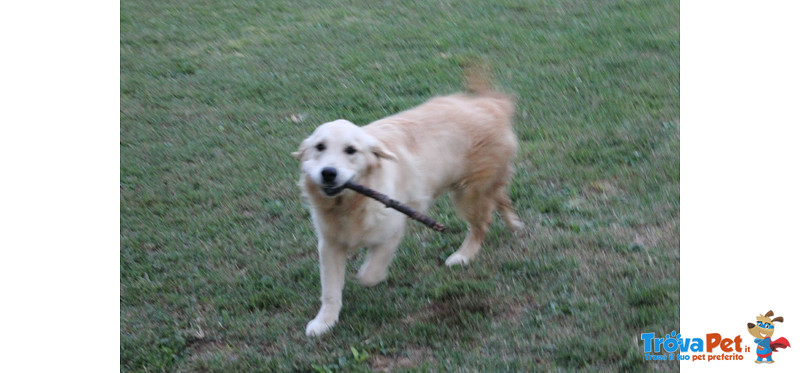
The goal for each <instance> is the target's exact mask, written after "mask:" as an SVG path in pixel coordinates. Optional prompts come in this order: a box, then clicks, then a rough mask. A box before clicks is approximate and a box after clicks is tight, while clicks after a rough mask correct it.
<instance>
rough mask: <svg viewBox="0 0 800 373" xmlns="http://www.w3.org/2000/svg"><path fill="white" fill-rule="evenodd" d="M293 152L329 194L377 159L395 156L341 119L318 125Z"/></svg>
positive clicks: (331, 194) (310, 175) (365, 169)
mask: <svg viewBox="0 0 800 373" xmlns="http://www.w3.org/2000/svg"><path fill="white" fill-rule="evenodd" d="M292 156H294V157H295V158H296V159H298V160H300V161H301V162H302V166H301V169H302V171H303V172H304V173H305V174H306V175H308V176H309V178H310V179H311V181H313V182H314V183H315V184H317V185H319V187H320V188H321V189H322V191H323V193H324V194H325V195H326V196H328V197H335V196H337V195H339V194H340V193H341V192H342V190H344V184H345V183H346V182H348V181H357V180H359V179H360V178H361V177H363V176H364V175H365V174H366V173H367V172H369V171H370V169H371V168H372V167H375V166H376V165H377V164H378V162H380V159H392V160H394V159H397V157H396V156H395V155H394V154H393V153H392V152H390V151H389V150H388V149H386V147H385V146H383V144H381V143H380V141H378V140H377V139H376V138H374V137H373V136H371V135H370V134H368V133H367V132H366V131H364V129H363V128H361V127H358V126H356V125H355V124H353V123H351V122H349V121H346V120H344V119H339V120H336V121H333V122H328V123H325V124H323V125H321V126H319V127H317V129H316V130H315V131H314V133H312V134H311V136H309V137H308V138H306V139H305V140H303V142H302V143H301V144H300V148H299V149H298V150H297V151H296V152H294V153H292Z"/></svg>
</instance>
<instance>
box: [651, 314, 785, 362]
mask: <svg viewBox="0 0 800 373" xmlns="http://www.w3.org/2000/svg"><path fill="white" fill-rule="evenodd" d="M773 315H774V313H773V312H772V311H769V312H767V313H766V314H764V315H758V316H757V317H756V323H747V332H748V333H749V334H750V335H751V336H753V337H755V340H754V342H755V344H756V345H755V346H750V345H749V343H744V342H743V340H742V336H741V335H736V336H723V335H722V334H720V333H707V334H706V335H705V336H697V337H688V338H687V337H683V336H682V335H681V334H680V333H678V332H677V331H672V332H671V333H669V334H666V335H664V338H661V337H660V336H656V333H652V332H651V333H642V334H641V336H640V339H641V341H642V342H644V347H643V351H642V352H643V353H644V359H645V360H647V361H676V360H677V361H684V360H685V361H692V362H694V361H708V362H711V361H744V360H745V354H752V353H755V354H756V357H757V359H756V361H755V362H756V363H758V364H761V363H768V364H772V363H774V362H775V361H774V360H773V359H772V354H773V353H775V352H778V350H779V349H785V348H787V347H791V345H790V344H789V340H788V339H786V338H784V337H781V338H777V339H772V337H773V334H774V333H775V323H776V322H780V323H783V317H781V316H778V317H772V316H773ZM751 347H754V348H751Z"/></svg>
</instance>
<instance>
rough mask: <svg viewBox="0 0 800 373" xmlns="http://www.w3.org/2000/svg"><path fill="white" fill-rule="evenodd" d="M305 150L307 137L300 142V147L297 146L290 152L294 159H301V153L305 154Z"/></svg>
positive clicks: (306, 148)
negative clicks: (295, 149)
mask: <svg viewBox="0 0 800 373" xmlns="http://www.w3.org/2000/svg"><path fill="white" fill-rule="evenodd" d="M306 150H308V139H305V140H303V142H301V143H300V147H299V148H297V151H296V152H292V157H294V159H297V160H298V161H299V160H302V159H303V154H305V152H306Z"/></svg>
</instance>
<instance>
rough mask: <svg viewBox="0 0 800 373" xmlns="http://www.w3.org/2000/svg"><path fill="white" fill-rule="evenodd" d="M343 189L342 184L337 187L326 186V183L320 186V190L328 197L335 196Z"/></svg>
mask: <svg viewBox="0 0 800 373" xmlns="http://www.w3.org/2000/svg"><path fill="white" fill-rule="evenodd" d="M343 190H344V184H342V185H340V186H337V187H335V186H327V185H323V186H322V192H323V193H325V195H326V196H328V197H335V196H337V195H338V194H340V193H342V191H343Z"/></svg>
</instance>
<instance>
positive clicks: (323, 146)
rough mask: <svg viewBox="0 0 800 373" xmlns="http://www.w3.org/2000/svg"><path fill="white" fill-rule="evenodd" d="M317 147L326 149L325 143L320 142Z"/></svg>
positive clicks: (321, 149) (320, 149)
mask: <svg viewBox="0 0 800 373" xmlns="http://www.w3.org/2000/svg"><path fill="white" fill-rule="evenodd" d="M316 148H317V150H319V151H323V150H325V144H323V143H319V144H317V146H316Z"/></svg>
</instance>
